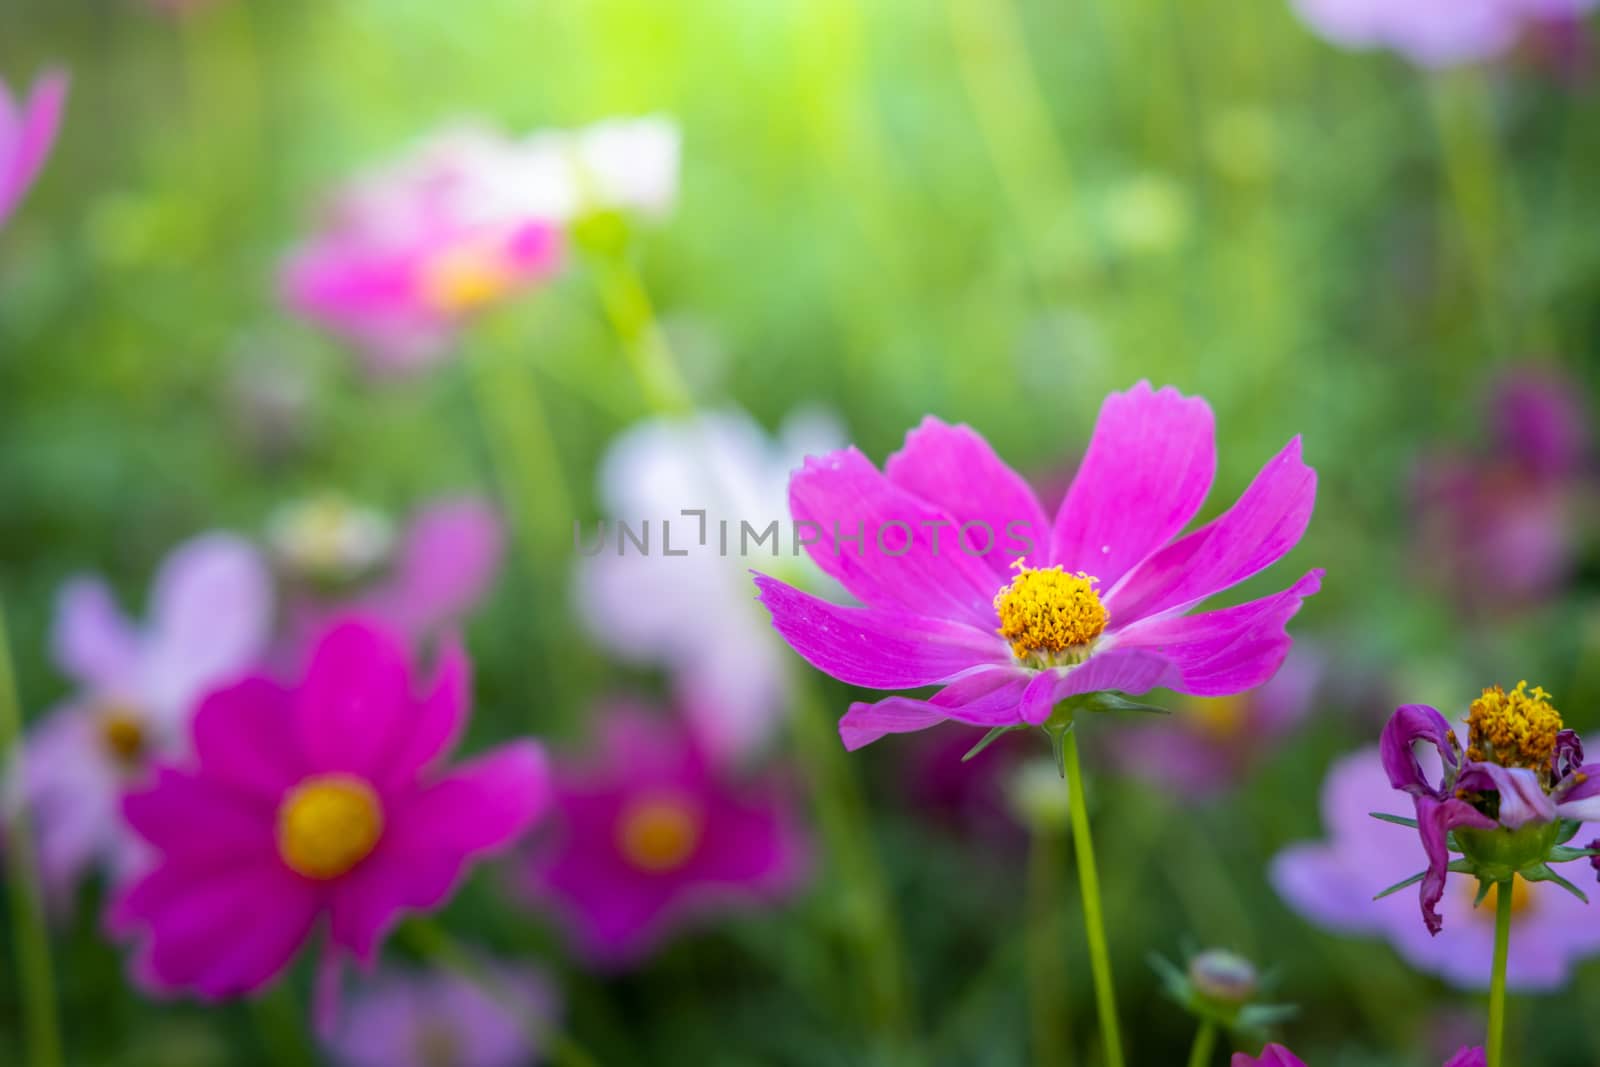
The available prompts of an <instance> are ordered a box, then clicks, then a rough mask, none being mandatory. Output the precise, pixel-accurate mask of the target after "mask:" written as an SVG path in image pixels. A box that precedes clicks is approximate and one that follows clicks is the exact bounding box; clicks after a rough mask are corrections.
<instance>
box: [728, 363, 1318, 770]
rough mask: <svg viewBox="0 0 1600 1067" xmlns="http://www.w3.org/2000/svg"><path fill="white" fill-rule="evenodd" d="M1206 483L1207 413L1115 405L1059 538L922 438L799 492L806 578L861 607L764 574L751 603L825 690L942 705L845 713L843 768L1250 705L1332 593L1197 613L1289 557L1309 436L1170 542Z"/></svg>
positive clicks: (1184, 406) (981, 464)
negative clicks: (864, 749)
mask: <svg viewBox="0 0 1600 1067" xmlns="http://www.w3.org/2000/svg"><path fill="white" fill-rule="evenodd" d="M1215 468H1216V452H1215V448H1214V445H1213V442H1212V415H1211V408H1210V407H1209V406H1208V405H1207V404H1206V402H1205V401H1203V400H1200V399H1197V398H1188V397H1184V396H1181V395H1180V394H1179V393H1178V392H1177V390H1175V389H1171V388H1167V389H1162V390H1160V391H1159V392H1157V391H1155V390H1152V389H1151V388H1150V385H1149V384H1148V383H1147V382H1140V383H1139V384H1138V385H1136V386H1135V387H1134V388H1133V389H1131V390H1129V391H1128V392H1126V393H1113V394H1112V395H1111V396H1109V397H1107V398H1106V401H1105V404H1104V405H1103V406H1102V408H1101V410H1100V419H1099V422H1098V423H1097V425H1096V427H1095V433H1094V438H1093V440H1092V441H1091V442H1090V445H1089V449H1088V452H1087V453H1086V454H1085V456H1084V460H1083V464H1082V466H1081V467H1080V468H1079V469H1078V474H1077V477H1076V478H1075V479H1074V480H1073V483H1072V488H1071V490H1070V491H1069V492H1068V493H1067V497H1066V500H1065V501H1063V503H1062V505H1061V508H1060V510H1059V511H1058V512H1057V514H1056V518H1055V521H1054V523H1050V522H1047V520H1046V518H1045V515H1044V512H1043V510H1042V509H1041V508H1040V506H1039V503H1038V501H1037V499H1035V497H1034V494H1033V491H1032V490H1031V489H1030V488H1029V487H1028V485H1027V484H1026V483H1025V482H1024V481H1023V480H1022V479H1021V478H1020V477H1019V476H1018V475H1017V474H1016V473H1015V472H1014V471H1012V470H1011V469H1010V468H1009V467H1007V466H1006V465H1005V464H1004V463H1002V462H1001V461H1000V459H999V458H998V457H997V456H996V455H995V454H994V452H993V450H991V449H990V447H989V445H988V443H987V442H986V441H984V439H983V438H982V437H980V436H979V435H978V434H976V433H975V432H973V431H972V430H971V429H969V428H967V427H965V426H949V425H946V424H945V423H943V422H940V421H939V420H937V419H933V418H929V419H927V420H925V421H924V422H923V424H922V425H921V426H920V427H919V428H918V429H916V430H914V431H912V432H911V433H910V434H909V435H907V437H906V445H905V448H904V449H902V450H901V451H900V452H898V453H896V454H895V455H893V456H891V457H889V461H888V463H887V464H886V465H885V468H884V470H883V472H881V473H880V472H879V471H878V470H877V469H876V468H874V467H873V466H872V464H871V463H870V462H869V461H868V460H867V458H866V457H865V456H863V455H862V454H861V453H860V452H858V451H857V450H855V449H854V448H849V449H845V450H842V451H839V452H833V453H829V454H828V455H825V456H822V457H821V458H813V459H810V460H807V462H806V465H805V467H804V468H803V469H801V470H800V471H798V472H797V473H796V474H795V475H794V478H793V480H792V481H791V482H790V487H789V504H790V509H791V511H792V513H793V516H794V519H795V520H796V525H797V528H798V529H800V530H802V531H804V533H805V535H807V536H803V537H802V538H801V539H802V540H809V541H810V542H811V543H810V544H809V546H808V551H810V553H811V558H812V559H813V560H815V561H816V563H817V565H818V566H819V567H821V568H822V570H823V571H824V572H825V573H827V574H828V575H830V576H831V577H833V578H836V579H838V581H839V582H840V583H841V584H842V585H843V586H844V587H845V588H846V589H847V590H849V591H850V593H852V594H853V595H854V596H855V597H856V598H857V599H858V600H860V601H861V602H862V604H863V605H864V606H863V607H843V606H840V605H837V604H832V603H829V602H827V601H825V600H822V599H819V598H817V597H814V596H811V595H808V594H806V593H802V592H800V591H799V590H797V589H794V588H793V587H791V586H789V585H786V584H784V583H783V582H780V581H777V580H775V579H773V578H770V577H767V576H765V575H760V574H758V575H757V576H756V585H757V587H758V588H759V589H760V591H761V601H762V603H764V604H766V606H767V608H768V610H769V611H770V612H771V613H772V620H773V624H774V625H775V626H776V627H777V628H778V632H779V633H781V634H782V635H783V636H784V638H785V639H786V640H787V641H788V642H789V644H790V645H792V646H793V647H794V649H795V650H796V651H797V652H799V653H800V655H802V656H804V657H805V658H806V660H807V661H809V662H810V663H811V664H812V665H813V666H814V667H817V668H818V669H819V670H822V671H824V672H826V673H828V674H830V675H832V676H833V677H835V678H838V679H840V680H841V681H845V682H849V683H851V684H853V685H861V686H866V687H868V688H874V689H911V688H916V687H920V686H931V685H937V686H941V687H942V688H941V689H940V690H939V692H938V693H936V694H934V695H933V696H932V697H931V698H929V699H926V700H922V699H915V698H911V697H903V696H894V697H890V698H888V699H886V700H881V701H879V702H878V703H876V704H855V705H853V706H852V707H851V708H850V711H849V712H848V713H847V714H846V715H845V716H844V719H843V720H842V721H841V722H840V735H841V736H842V738H843V739H844V743H845V746H846V747H847V748H851V749H855V748H860V747H861V746H862V745H865V744H868V743H869V742H872V741H875V740H877V739H878V738H880V737H882V736H884V735H885V734H891V733H902V732H905V731H910V730H921V729H924V728H926V727H928V726H932V725H933V724H934V723H937V722H942V721H944V720H946V719H954V720H956V721H958V722H964V723H967V724H969V725H972V726H982V727H989V728H995V727H1010V726H1019V725H1025V724H1033V725H1037V724H1041V723H1043V722H1044V721H1045V720H1046V719H1047V718H1048V717H1049V716H1050V714H1051V711H1052V709H1054V707H1055V706H1056V705H1057V704H1058V703H1060V702H1062V701H1063V700H1066V699H1067V698H1069V697H1072V696H1076V695H1079V694H1089V693H1096V692H1101V691H1120V692H1124V693H1131V694H1138V693H1145V692H1148V691H1149V690H1151V689H1155V688H1158V687H1165V688H1168V689H1173V690H1176V691H1178V692H1180V693H1186V694H1191V695H1194V696H1226V695H1229V694H1232V693H1238V692H1242V691H1243V690H1246V689H1249V688H1252V687H1254V686H1257V685H1260V684H1261V683H1262V682H1265V681H1266V680H1267V679H1268V678H1271V677H1272V675H1273V674H1274V673H1275V672H1276V671H1277V669H1278V665H1279V664H1280V663H1281V662H1282V661H1283V658H1284V655H1285V654H1286V653H1287V652H1288V650H1289V645H1290V638H1289V636H1288V634H1287V633H1286V632H1285V630H1284V627H1285V625H1286V624H1287V622H1288V620H1289V619H1290V618H1291V617H1292V616H1293V615H1294V614H1295V613H1296V612H1297V611H1299V609H1300V604H1301V601H1302V600H1303V599H1304V598H1305V597H1307V596H1310V595H1311V594H1312V593H1315V592H1316V591H1317V589H1318V587H1319V585H1320V582H1321V577H1322V572H1321V571H1320V570H1313V571H1311V572H1309V573H1308V574H1306V576H1305V577H1303V578H1301V579H1300V580H1299V581H1298V582H1296V583H1295V584H1294V585H1293V586H1291V587H1290V588H1288V589H1286V590H1284V591H1282V592H1280V593H1275V594H1273V595H1271V596H1268V597H1265V598H1263V599H1260V600H1253V601H1250V602H1248V603H1245V604H1241V605H1239V606H1237V607H1231V608H1224V609H1222V610H1219V611H1209V612H1202V613H1199V614H1186V613H1187V612H1189V611H1190V609H1192V608H1194V607H1195V606H1197V605H1198V604H1200V603H1201V602H1202V601H1204V600H1205V599H1207V598H1208V597H1210V596H1212V595H1213V594H1216V593H1219V592H1222V591H1223V590H1225V589H1228V588H1231V587H1232V586H1234V585H1237V584H1238V583H1240V582H1242V581H1244V580H1245V579H1246V578H1248V577H1250V576H1251V575H1253V574H1256V573H1257V572H1259V571H1261V570H1262V569H1264V568H1265V567H1267V566H1269V565H1271V564H1272V563H1274V562H1276V561H1277V560H1279V559H1280V558H1282V557H1283V555H1284V554H1285V553H1287V552H1288V551H1289V549H1291V548H1293V547H1294V545H1295V544H1296V542H1298V541H1299V540H1300V535H1301V534H1302V533H1303V532H1304V530H1305V528H1306V524H1307V523H1308V522H1309V521H1310V518H1311V510H1312V506H1313V503H1314V500H1315V496H1316V473H1315V472H1314V471H1313V470H1312V469H1311V468H1310V467H1308V466H1306V465H1305V463H1303V462H1302V461H1301V458H1300V439H1299V438H1298V437H1297V438H1295V439H1293V440H1292V441H1290V442H1289V444H1288V445H1287V446H1286V447H1285V448H1284V449H1283V451H1282V452H1280V453H1279V454H1278V455H1277V456H1276V457H1275V458H1274V459H1272V460H1271V461H1270V462H1268V463H1267V465H1266V466H1265V467H1263V468H1262V470H1261V473H1260V474H1258V475H1257V476H1256V479H1255V481H1254V482H1253V483H1252V484H1251V486H1250V487H1249V488H1248V489H1247V490H1245V493H1244V495H1243V496H1242V497H1240V499H1239V501H1238V502H1237V503H1236V504H1235V505H1234V506H1233V507H1232V508H1231V509H1229V510H1228V511H1227V512H1225V513H1224V514H1222V515H1221V516H1220V517H1218V518H1217V519H1215V520H1213V521H1212V522H1210V523H1207V524H1206V525H1204V526H1201V527H1199V528H1198V529H1196V530H1194V531H1193V532H1191V533H1189V534H1187V535H1185V536H1182V537H1179V536H1178V534H1179V532H1180V531H1182V529H1183V528H1184V527H1185V526H1186V525H1188V523H1189V521H1190V520H1191V519H1192V518H1193V517H1194V515H1195V513H1196V512H1197V511H1198V510H1199V509H1200V505H1201V503H1202V502H1203V501H1204V500H1205V497H1206V493H1207V491H1208V490H1209V489H1210V487H1211V479H1212V475H1213V473H1214V471H1215ZM941 535H942V536H941Z"/></svg>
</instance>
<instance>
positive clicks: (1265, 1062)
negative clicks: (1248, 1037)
mask: <svg viewBox="0 0 1600 1067" xmlns="http://www.w3.org/2000/svg"><path fill="white" fill-rule="evenodd" d="M1232 1067H1306V1063H1305V1061H1304V1060H1302V1059H1301V1058H1300V1057H1299V1056H1296V1055H1295V1054H1294V1053H1292V1052H1290V1051H1289V1050H1288V1049H1286V1048H1284V1047H1283V1046H1282V1045H1268V1046H1267V1047H1266V1048H1264V1049H1262V1050H1261V1055H1260V1057H1255V1056H1249V1055H1246V1054H1245V1053H1243V1052H1235V1053H1234V1054H1233V1061H1232ZM1444 1067H1488V1057H1487V1056H1486V1055H1485V1053H1484V1051H1483V1049H1482V1048H1464V1049H1462V1050H1461V1051H1460V1052H1457V1053H1456V1054H1455V1055H1454V1056H1451V1057H1450V1058H1449V1059H1448V1060H1446V1061H1445V1064H1444Z"/></svg>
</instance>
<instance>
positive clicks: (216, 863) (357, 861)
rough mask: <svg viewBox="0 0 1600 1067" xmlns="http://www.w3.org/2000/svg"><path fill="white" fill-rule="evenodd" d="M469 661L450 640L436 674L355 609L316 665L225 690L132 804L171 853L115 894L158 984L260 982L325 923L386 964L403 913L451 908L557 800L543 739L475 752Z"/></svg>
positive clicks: (227, 991) (125, 926)
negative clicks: (482, 864)
mask: <svg viewBox="0 0 1600 1067" xmlns="http://www.w3.org/2000/svg"><path fill="white" fill-rule="evenodd" d="M468 671H469V666H468V663H467V658H466V655H465V653H464V652H463V651H462V650H461V648H460V646H459V645H457V644H454V643H448V644H446V645H445V647H444V649H443V651H442V652H441V655H440V658H439V663H438V666H437V668H436V669H435V671H434V674H433V677H432V678H431V679H430V680H428V681H426V682H424V681H422V680H421V679H420V678H418V677H417V675H416V673H415V672H414V670H413V668H412V665H411V663H410V662H409V659H408V655H407V651H406V648H405V644H404V642H403V641H402V640H401V639H400V637H399V636H398V635H397V634H394V633H391V632H389V631H387V630H384V629H382V628H380V627H378V626H377V625H375V624H372V623H369V622H366V621H361V620H349V621H346V622H342V623H340V624H338V625H336V626H334V627H333V628H332V629H330V630H329V631H328V633H327V634H326V635H325V636H324V637H323V638H322V639H321V640H320V641H319V642H318V643H317V645H316V648H315V650H314V651H313V654H312V657H311V662H310V665H309V667H308V668H307V670H306V672H305V674H304V676H303V677H301V678H299V679H298V680H297V681H296V682H295V683H293V684H292V685H288V686H285V685H282V684H280V683H278V682H276V681H273V680H272V679H270V678H267V677H263V676H257V677H252V678H249V679H246V680H245V681H243V682H240V683H239V684H237V685H235V686H233V687H232V688H229V689H224V690H221V691H219V692H217V693H213V694H212V695H211V696H210V697H208V698H207V699H206V701H205V702H204V703H203V704H202V705H201V708H200V710H199V712H198V713H197V714H196V715H195V719H194V724H193V739H192V740H193V745H194V758H193V759H192V760H191V761H188V762H187V763H186V764H184V765H181V766H167V767H163V768H161V770H160V772H159V776H158V777H157V778H156V779H155V783H154V785H153V786H151V787H150V788H148V789H145V790H142V791H139V792H134V793H132V794H130V795H129V796H128V797H127V798H126V799H125V801H124V803H123V812H124V814H125V816H126V817H127V819H128V822H129V823H130V824H131V825H132V826H133V828H134V829H135V830H136V831H138V833H139V834H141V835H142V836H143V837H144V838H145V840H146V841H147V842H148V843H149V845H150V847H151V848H152V849H153V850H154V852H155V857H154V859H153V862H152V863H151V865H150V867H149V869H148V871H147V872H146V873H144V874H143V875H142V876H141V877H139V878H138V879H137V880H135V881H134V882H133V883H132V884H131V885H130V886H129V887H128V888H126V889H125V890H124V891H123V892H121V893H120V894H119V895H118V897H117V898H116V900H115V901H114V902H113V904H112V906H111V909H110V913H109V916H108V919H109V925H110V927H111V929H112V931H113V932H114V933H116V934H117V935H119V936H122V937H127V938H131V939H132V940H134V941H135V942H136V943H137V945H138V951H137V957H136V962H135V965H134V971H135V974H136V976H137V977H138V978H139V979H140V980H141V982H142V983H143V984H144V985H146V986H147V987H148V988H151V989H152V990H155V991H164V992H179V991H190V992H193V993H196V994H198V995H199V996H201V997H203V998H206V999H219V998H225V997H233V996H239V995H243V994H247V993H250V992H253V991H254V990H256V989H259V988H260V987H261V986H263V985H265V984H266V983H267V982H269V981H271V980H272V979H273V978H274V977H275V976H276V975H278V974H279V973H280V972H282V970H283V969H284V968H285V967H286V966H288V964H289V961H290V960H291V959H292V958H293V956H294V955H295V953H296V952H297V951H298V950H299V948H300V947H301V946H302V945H303V944H304V943H305V942H306V941H307V940H308V939H309V938H310V937H311V936H312V934H313V932H315V931H316V930H318V929H319V928H320V929H323V930H325V931H326V934H327V938H328V946H329V948H328V954H327V956H326V957H325V960H326V961H327V962H328V963H329V964H336V963H337V961H338V959H339V958H340V955H341V954H342V953H348V954H349V955H351V956H354V957H355V958H356V959H357V960H358V961H360V962H361V963H364V964H369V965H370V964H371V963H372V962H373V960H374V959H375V957H376V954H377V950H378V945H379V943H380V942H381V941H382V939H383V937H384V935H385V934H386V933H387V932H388V930H389V928H390V926H391V925H392V924H393V923H394V922H395V920H396V919H397V917H398V916H399V914H400V913H401V912H402V911H406V910H427V909H432V908H437V907H439V906H440V905H442V904H443V903H444V902H445V901H446V900H447V899H448V898H449V897H450V895H451V894H452V893H453V892H454V891H455V888H456V886H457V884H458V883H459V882H460V881H461V879H462V877H463V876H464V874H465V873H466V870H467V867H468V864H469V863H470V862H471V861H472V860H473V859H475V858H478V857H481V856H483V855H484V854H486V853H489V852H493V851H496V850H498V849H501V848H504V847H505V846H506V845H508V844H510V843H511V842H512V841H513V840H514V839H515V838H516V837H517V836H518V835H520V834H521V833H522V832H523V831H524V830H526V829H527V828H528V827H529V826H530V825H531V824H532V822H533V820H534V819H535V818H536V817H537V816H538V815H539V814H540V813H541V812H542V811H543V810H544V808H545V806H546V805H547V804H548V802H549V782H548V777H547V772H546V768H545V761H544V754H543V751H542V749H540V747H539V746H538V745H536V744H535V743H533V742H532V741H517V742H513V743H511V744H507V745H503V746H501V747H500V748H497V749H495V750H494V751H492V752H490V753H488V754H487V755H484V756H480V757H478V758H477V759H475V760H473V761H471V762H470V763H466V764H463V765H461V766H459V767H453V768H452V767H446V766H443V765H442V761H443V758H444V756H445V755H446V753H448V752H449V750H450V749H451V748H452V747H454V745H455V743H456V740H457V739H458V738H459V737H460V735H461V733H462V730H463V728H464V727H465V725H466V716H467V704H468V688H469V680H468Z"/></svg>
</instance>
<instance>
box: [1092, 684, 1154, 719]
mask: <svg viewBox="0 0 1600 1067" xmlns="http://www.w3.org/2000/svg"><path fill="white" fill-rule="evenodd" d="M1080 706H1081V707H1082V708H1083V709H1084V710H1085V711H1100V712H1108V713H1109V712H1117V711H1141V712H1146V713H1150V714H1155V715H1171V714H1172V710H1171V709H1170V708H1163V707H1159V706H1157V705H1155V704H1144V703H1141V702H1139V701H1137V700H1130V699H1128V697H1127V696H1125V695H1124V694H1122V693H1117V692H1113V691H1111V690H1103V691H1101V692H1098V693H1090V694H1088V695H1087V699H1085V700H1084V702H1083V703H1082V704H1081V705H1080Z"/></svg>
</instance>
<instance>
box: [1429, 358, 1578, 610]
mask: <svg viewBox="0 0 1600 1067" xmlns="http://www.w3.org/2000/svg"><path fill="white" fill-rule="evenodd" d="M1582 395H1583V394H1582V389H1581V387H1580V386H1579V385H1578V384H1577V383H1576V382H1573V381H1571V380H1569V379H1567V378H1565V377H1564V376H1562V375H1559V374H1557V373H1555V372H1553V371H1547V370H1537V369H1532V368H1520V369H1518V370H1516V371H1513V372H1511V373H1508V374H1506V375H1505V376H1503V377H1502V378H1501V379H1500V380H1499V381H1498V382H1497V383H1496V384H1495V386H1494V388H1493V389H1492V390H1491V393H1490V408H1489V411H1488V412H1487V413H1486V415H1485V423H1486V427H1487V429H1488V433H1487V435H1486V436H1487V440H1486V441H1485V444H1484V447H1483V448H1482V449H1481V450H1480V451H1479V452H1476V453H1466V452H1459V451H1457V452H1452V451H1440V452H1436V453H1434V454H1431V455H1429V456H1426V457H1424V458H1423V460H1422V461H1421V462H1420V463H1419V464H1418V468H1417V475H1416V482H1415V493H1416V496H1415V501H1416V503H1415V507H1416V516H1417V539H1418V546H1417V548H1418V556H1419V558H1420V560H1421V562H1422V564H1423V567H1424V569H1425V571H1426V572H1428V573H1431V574H1432V575H1433V576H1434V577H1435V578H1436V579H1437V580H1438V582H1439V583H1440V584H1441V585H1444V586H1446V587H1447V588H1448V589H1450V590H1451V591H1452V592H1454V593H1456V594H1457V595H1458V596H1460V597H1462V598H1465V599H1466V600H1467V603H1466V606H1467V607H1469V608H1483V607H1485V605H1481V604H1477V603H1474V602H1473V601H1472V600H1471V599H1470V595H1471V593H1472V591H1473V590H1475V589H1478V588H1480V586H1481V583H1476V582H1472V581H1468V580H1466V576H1468V575H1476V574H1484V573H1492V574H1494V575H1495V583H1494V585H1495V601H1494V604H1493V605H1492V606H1491V607H1492V610H1494V611H1496V612H1500V611H1504V610H1505V607H1506V605H1507V604H1508V603H1515V602H1517V601H1531V600H1537V599H1539V598H1541V597H1544V596H1548V595H1549V594H1551V593H1552V592H1555V591H1556V590H1558V589H1559V588H1560V586H1561V583H1562V582H1563V581H1564V580H1565V579H1566V578H1567V576H1568V575H1569V574H1570V573H1571V570H1572V567H1573V563H1574V558H1575V556H1576V543H1577V541H1578V537H1579V522H1580V519H1581V517H1582V513H1583V511H1584V509H1585V505H1586V503H1587V502H1588V501H1587V500H1586V496H1587V494H1589V493H1590V492H1592V482H1591V480H1590V476H1591V473H1592V472H1591V470H1590V466H1589V462H1590V443H1591V442H1590V434H1589V429H1588V426H1589V422H1588V415H1587V412H1586V410H1585V405H1584V403H1583V399H1582Z"/></svg>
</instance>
